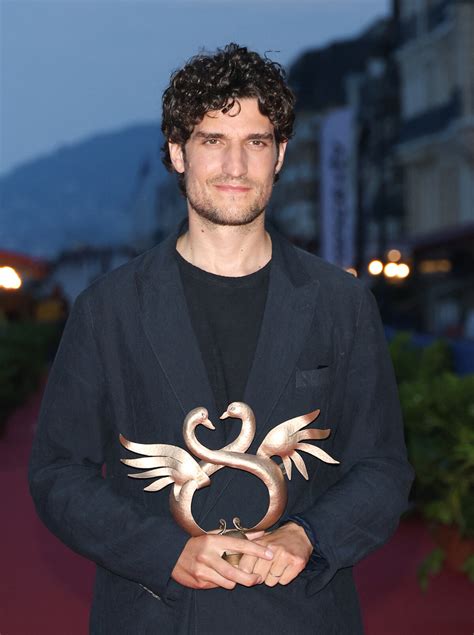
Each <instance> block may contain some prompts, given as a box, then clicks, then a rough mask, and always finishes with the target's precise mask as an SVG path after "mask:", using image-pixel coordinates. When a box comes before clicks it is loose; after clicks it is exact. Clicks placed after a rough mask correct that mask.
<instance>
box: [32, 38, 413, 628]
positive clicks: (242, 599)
mask: <svg viewBox="0 0 474 635" xmlns="http://www.w3.org/2000/svg"><path fill="white" fill-rule="evenodd" d="M292 125H293V96H292V94H291V92H290V91H289V89H288V87H287V86H286V84H285V82H284V77H283V73H282V71H281V69H280V67H279V66H278V65H276V64H274V63H272V62H271V61H269V60H267V59H262V58H261V57H260V56H259V55H257V54H256V53H253V52H250V51H248V50H247V49H246V48H243V47H239V46H237V45H235V44H231V45H228V46H226V47H225V48H224V49H222V50H219V51H217V53H216V54H214V55H199V56H197V57H196V58H193V59H192V60H191V61H190V62H189V63H188V64H187V65H186V66H185V67H184V68H183V69H181V70H179V71H178V72H177V73H175V75H174V76H173V77H172V80H171V84H170V86H169V88H168V89H167V90H166V92H165V95H164V99H163V123H162V126H163V131H164V135H165V138H166V140H167V143H166V144H165V147H164V161H165V164H166V165H167V166H168V167H169V168H170V169H172V170H173V171H175V172H176V173H177V174H178V179H179V183H180V187H181V189H182V191H183V192H184V193H185V195H186V198H187V204H188V222H187V224H185V225H184V226H182V227H181V228H180V229H179V231H178V232H177V233H176V234H175V235H173V236H171V237H170V238H169V239H167V240H166V241H164V243H162V244H161V245H159V246H158V247H156V248H154V249H152V250H151V251H149V252H148V253H146V254H143V255H142V256H140V257H139V258H137V259H136V260H134V261H133V262H131V263H129V264H127V265H125V266H123V267H121V268H120V269H118V270H116V271H114V272H112V273H110V274H108V275H106V276H104V277H103V278H102V279H100V280H99V281H98V282H96V283H95V284H94V285H92V287H90V288H89V289H87V290H86V291H85V292H83V293H82V294H81V295H80V296H79V297H78V299H77V301H76V303H75V306H74V309H73V311H72V315H71V317H70V319H69V321H68V325H67V327H66V331H65V334H64V337H63V341H62V343H61V346H60V348H59V351H58V354H57V358H56V360H55V364H54V368H53V370H52V372H51V376H50V379H49V382H48V387H47V390H46V394H45V397H44V402H43V406H42V411H41V416H40V423H39V427H38V434H37V438H36V441H35V445H34V448H33V453H32V459H31V471H30V483H31V490H32V494H33V497H34V499H35V502H36V505H37V509H38V513H39V514H40V516H41V517H42V519H43V520H44V522H45V523H46V524H47V525H48V526H49V527H50V529H51V530H52V531H53V532H54V533H56V535H58V536H59V537H60V538H61V539H62V540H63V541H64V542H65V543H66V544H68V545H70V546H71V547H72V548H73V549H75V550H76V551H78V552H79V553H81V554H83V555H84V556H86V557H88V558H90V559H92V560H94V561H95V562H96V563H97V579H96V586H95V592H94V602H93V607H92V612H91V632H92V633H101V634H102V633H107V634H108V633H114V634H116V633H140V634H142V633H175V632H176V633H183V634H187V633H202V634H206V635H208V634H213V633H216V634H217V633H221V632H227V633H236V634H237V633H239V634H241V633H298V634H302V635H304V634H306V633H308V634H309V633H317V634H318V635H322V634H329V633H341V634H345V633H347V634H350V635H354V634H356V633H361V632H362V626H361V620H360V614H359V608H358V601H357V595H356V592H355V588H354V583H353V580H352V572H351V568H352V566H353V565H354V564H355V563H356V562H357V561H359V560H360V559H361V558H362V557H364V556H365V555H366V554H367V553H369V552H370V551H372V550H373V549H375V548H376V547H377V546H379V545H381V544H383V543H384V542H385V541H386V540H387V539H388V538H389V536H390V535H391V534H392V532H393V531H394V529H395V527H396V525H397V522H398V518H399V515H400V513H401V512H402V511H403V510H404V508H405V505H406V498H407V494H408V490H409V487H410V484H411V480H412V471H411V468H410V467H409V465H408V464H407V461H406V455H405V448H404V442H403V433H402V425H401V421H400V412H399V404H398V398H397V392H396V387H395V383H394V378H393V372H392V368H391V364H390V360H389V357H388V354H387V350H386V346H385V341H384V335H383V330H382V327H381V324H380V320H379V317H378V313H377V309H376V306H375V302H374V300H373V298H372V297H371V295H370V293H369V292H368V291H366V289H365V288H364V286H363V285H362V284H361V283H360V282H359V281H357V280H356V279H355V278H353V277H352V276H350V275H348V274H346V273H345V272H343V271H341V270H339V269H337V268H335V267H333V266H331V265H329V264H327V263H324V262H323V261H321V260H319V259H318V258H316V257H314V256H312V255H309V254H307V253H305V252H302V251H300V250H298V249H296V248H294V247H293V246H291V245H290V244H289V243H287V242H286V241H285V240H283V239H282V238H281V237H280V236H278V234H276V233H275V232H274V231H273V230H271V229H270V228H267V227H266V225H265V219H264V216H265V209H266V207H267V204H268V201H269V199H270V195H271V191H272V186H273V182H274V180H275V179H276V178H277V176H278V173H279V171H280V169H281V167H282V165H283V159H284V155H285V149H286V144H287V142H288V139H289V138H290V137H291V134H292ZM232 401H243V402H245V403H247V404H249V405H250V406H251V408H252V409H253V411H254V413H255V417H256V423H257V431H256V435H255V439H254V441H253V443H252V446H251V447H250V449H249V453H252V454H255V452H256V450H257V448H258V447H259V444H260V443H261V441H262V439H263V438H264V437H265V435H266V434H267V433H268V432H269V431H270V430H271V429H272V428H274V427H275V426H276V425H278V424H280V423H282V422H283V421H286V420H288V419H291V418H293V417H296V416H299V415H303V414H305V413H308V412H311V411H313V410H315V409H317V408H318V409H320V411H321V414H320V416H319V417H318V418H317V419H316V420H315V421H314V422H313V423H311V426H310V427H311V428H321V429H326V428H330V429H331V430H332V433H331V436H330V437H329V438H328V439H327V440H325V441H321V442H319V443H320V445H321V448H322V449H324V450H325V451H326V452H329V454H330V455H331V456H333V457H334V458H335V459H337V460H338V461H339V462H340V463H339V464H338V465H330V464H326V463H323V462H321V461H319V460H318V459H317V458H315V457H313V456H311V455H305V458H304V463H305V466H306V469H307V471H308V477H309V479H308V480H305V479H304V478H303V477H302V476H301V475H300V474H299V473H298V472H296V474H293V475H292V478H291V480H290V481H288V504H287V508H286V512H285V515H284V517H283V518H282V519H281V521H280V522H279V523H278V525H277V526H275V527H274V528H273V531H271V532H270V531H267V532H266V533H262V532H259V533H254V534H251V535H250V538H251V540H249V541H244V540H239V539H237V538H234V537H229V536H226V535H223V536H221V535H216V533H209V534H206V535H201V536H194V537H190V536H189V535H188V534H186V532H184V530H183V529H181V528H180V527H179V526H178V525H177V524H176V523H175V521H174V520H173V518H172V517H171V514H170V510H169V499H168V490H167V489H163V490H161V491H157V492H155V493H151V492H144V491H143V489H142V487H143V485H140V483H141V482H140V481H136V480H135V479H131V478H128V476H127V474H128V473H129V472H130V471H131V468H129V467H128V468H127V467H126V466H125V465H123V463H121V461H120V459H121V458H125V459H129V458H131V456H132V455H131V454H130V453H129V452H126V451H125V450H124V448H123V447H122V446H121V445H120V443H119V434H123V436H124V437H125V438H127V439H129V440H131V441H133V442H138V443H142V444H143V443H145V444H150V443H162V444H169V445H177V446H181V447H183V437H182V422H183V419H184V416H185V415H186V413H187V412H189V411H190V410H191V409H192V408H195V407H197V406H205V407H206V408H207V409H208V411H209V419H210V420H211V421H213V422H214V424H215V430H210V429H207V428H203V433H201V432H199V438H200V440H201V442H202V444H203V445H205V446H206V447H208V448H210V449H211V450H215V449H218V448H222V447H223V446H225V445H226V444H228V443H230V442H232V440H234V439H235V437H236V435H237V433H238V430H239V421H238V420H235V419H230V418H229V419H226V420H225V421H224V422H220V421H219V416H220V415H221V414H222V412H223V411H225V410H226V409H227V406H228V404H229V403H230V402H232ZM104 466H105V470H104V471H103V468H104ZM302 469H303V470H304V468H302ZM194 499H195V500H194V501H193V515H194V517H195V519H196V521H197V522H199V524H200V525H201V526H202V527H204V528H205V529H206V531H210V532H211V530H213V529H216V528H217V527H218V526H219V520H220V519H221V518H224V519H227V521H228V522H229V521H230V520H231V519H232V518H233V517H234V516H237V515H238V516H240V517H241V518H242V520H243V522H244V525H245V526H247V527H251V526H254V525H255V524H256V523H257V522H258V520H259V519H260V518H261V517H262V516H263V514H264V512H265V510H266V507H267V504H268V499H267V492H266V490H265V488H264V487H262V484H261V482H260V481H258V480H257V479H255V478H254V477H252V476H251V475H249V474H248V473H246V472H243V471H241V470H237V469H221V470H220V471H218V472H216V473H215V474H214V475H213V476H212V477H211V485H210V486H209V487H207V488H203V489H201V490H199V492H197V494H196V495H195V497H194ZM226 551H229V552H230V551H239V552H242V553H243V556H242V559H241V561H240V564H239V566H238V567H233V566H231V565H230V564H229V563H228V562H226V561H225V560H224V559H223V558H222V555H223V553H224V552H226Z"/></svg>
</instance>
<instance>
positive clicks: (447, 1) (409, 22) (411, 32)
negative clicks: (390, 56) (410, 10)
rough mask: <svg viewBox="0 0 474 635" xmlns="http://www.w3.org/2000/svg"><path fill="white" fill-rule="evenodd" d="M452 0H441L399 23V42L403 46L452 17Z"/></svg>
mask: <svg viewBox="0 0 474 635" xmlns="http://www.w3.org/2000/svg"><path fill="white" fill-rule="evenodd" d="M451 4H452V0H439V1H438V2H436V3H434V4H433V5H432V6H431V7H429V9H427V10H426V11H424V12H423V13H422V14H420V13H418V14H413V15H411V16H410V17H408V18H405V19H404V20H401V21H400V22H399V25H398V43H399V46H400V47H402V46H404V45H405V44H408V43H409V42H412V41H413V40H416V39H417V38H418V37H420V36H422V35H427V34H430V33H431V32H432V31H434V30H435V29H437V28H438V27H439V26H441V25H442V24H444V23H446V22H447V21H448V20H449V17H450V11H449V8H450V5H451Z"/></svg>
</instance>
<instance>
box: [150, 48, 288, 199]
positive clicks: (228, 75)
mask: <svg viewBox="0 0 474 635" xmlns="http://www.w3.org/2000/svg"><path fill="white" fill-rule="evenodd" d="M249 97H250V98H252V97H255V98H257V99H258V106H259V110H260V112H261V113H262V115H265V116H266V117H268V118H269V119H270V121H271V122H272V124H273V126H274V129H275V140H276V142H277V143H281V142H283V141H287V140H288V139H290V138H291V136H292V135H293V122H294V118H295V115H294V104H295V97H294V95H293V93H292V92H291V90H290V89H289V87H288V86H287V84H286V75H285V71H284V70H283V68H282V66H281V65H280V64H278V63H277V62H273V61H272V60H270V59H268V58H267V57H261V56H260V55H259V54H258V53H255V52H254V51H249V50H248V49H247V48H246V47H244V46H239V45H238V44H234V43H231V44H227V46H225V47H224V48H222V49H217V51H216V52H215V53H214V54H204V53H200V54H199V55H196V56H195V57H192V58H191V59H190V60H189V61H188V62H187V63H186V65H185V66H184V67H183V68H181V69H179V70H177V71H175V72H174V73H173V74H172V76H171V80H170V85H169V86H168V88H167V89H166V90H165V92H164V93H163V114H162V121H161V130H162V131H163V135H164V138H165V143H164V144H163V147H162V161H163V163H164V164H165V166H166V168H167V169H168V170H169V171H170V172H173V171H174V169H173V165H172V163H171V158H170V153H169V149H168V142H172V143H179V144H180V145H181V146H182V147H183V148H184V145H185V144H186V141H187V140H188V139H189V137H190V136H191V134H192V131H193V129H194V126H196V125H197V124H198V123H200V122H201V121H202V119H203V117H204V115H205V114H206V113H207V112H209V111H211V110H222V112H224V113H226V112H228V111H230V110H231V109H232V107H233V106H234V104H235V102H236V101H238V99H239V98H241V99H244V98H249ZM277 177H278V175H276V176H275V181H276V180H277ZM178 182H179V186H180V189H181V191H182V192H183V193H185V189H184V175H182V174H178Z"/></svg>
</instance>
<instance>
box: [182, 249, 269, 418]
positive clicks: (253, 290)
mask: <svg viewBox="0 0 474 635" xmlns="http://www.w3.org/2000/svg"><path fill="white" fill-rule="evenodd" d="M176 257H177V259H178V264H179V269H180V274H181V280H182V282H183V287H184V294H185V297H186V302H187V305H188V309H189V313H190V316H191V322H192V325H193V328H194V332H195V334H196V337H197V339H198V342H199V348H200V350H201V355H202V358H203V360H204V365H205V367H206V370H207V374H208V377H209V381H210V384H211V388H212V390H213V393H214V398H215V401H216V406H217V411H218V413H219V414H221V413H222V412H224V411H225V410H226V408H227V406H228V405H229V403H231V402H232V401H242V400H243V398H244V392H245V386H246V384H247V379H248V376H249V373H250V369H251V367H252V363H253V358H254V355H255V349H256V346H257V340H258V335H259V333H260V326H261V324H262V318H263V311H264V308H265V301H266V298H267V291H268V281H269V274H270V266H271V260H270V261H269V262H268V264H266V265H265V266H264V267H262V269H259V270H258V271H256V272H255V273H251V274H249V275H247V276H242V277H239V278H233V277H227V276H219V275H216V274H213V273H209V272H207V271H204V270H203V269H199V268H198V267H195V266H194V265H192V264H191V263H189V262H188V261H187V260H185V259H184V258H183V257H182V256H181V255H180V254H179V253H178V252H177V251H176Z"/></svg>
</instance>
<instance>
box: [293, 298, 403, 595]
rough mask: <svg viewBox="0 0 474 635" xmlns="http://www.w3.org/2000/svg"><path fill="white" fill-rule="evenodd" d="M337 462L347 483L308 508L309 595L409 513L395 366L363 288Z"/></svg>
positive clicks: (337, 439)
mask: <svg viewBox="0 0 474 635" xmlns="http://www.w3.org/2000/svg"><path fill="white" fill-rule="evenodd" d="M335 434H336V436H335V439H334V449H333V456H335V457H336V458H338V459H339V460H340V462H341V471H342V477H341V478H340V479H339V480H338V481H337V482H336V483H335V484H334V485H332V486H331V487H330V488H329V489H327V490H326V491H325V492H324V493H323V494H322V495H321V496H320V497H319V498H318V499H317V500H316V501H315V502H314V505H312V506H311V507H310V508H309V509H306V510H303V511H302V512H301V513H300V512H299V513H298V516H299V517H301V518H302V519H303V520H304V521H305V522H306V523H307V524H308V525H309V527H310V528H311V531H312V534H313V535H314V537H315V545H314V546H315V551H314V553H313V558H312V559H311V561H310V565H309V567H308V570H307V572H306V573H307V574H308V576H309V580H308V584H307V592H308V594H313V593H316V592H317V591H319V590H320V589H321V588H322V587H324V586H325V585H326V584H327V583H328V582H329V581H330V580H331V578H332V577H333V576H334V574H335V573H336V572H337V571H338V570H339V569H341V568H343V567H349V566H352V565H354V564H355V563H357V562H358V561H359V560H361V558H363V557H364V556H366V555H367V554H368V553H370V552H371V551H373V550H374V549H375V548H377V547H379V546H380V545H382V544H383V543H385V542H386V541H387V540H388V539H389V538H390V536H391V535H392V534H393V532H394V531H395V529H396V527H397V525H398V521H399V518H400V515H401V514H402V513H403V512H404V511H405V510H406V507H407V500H408V494H409V491H410V487H411V484H412V481H413V470H412V468H411V466H410V465H409V463H408V461H407V456H406V447H405V442H404V436H403V424H402V417H401V410H400V403H399V398H398V391H397V386H396V381H395V376H394V372H393V367H392V363H391V359H390V355H389V352H388V347H387V344H386V338H385V334H384V330H383V326H382V323H381V320H380V316H379V312H378V308H377V305H376V302H375V299H374V297H373V295H372V293H371V292H370V291H368V290H364V292H363V298H362V300H361V302H360V307H359V313H358V318H357V326H356V330H355V335H354V340H353V345H352V349H351V353H350V359H349V368H348V374H347V378H346V386H345V395H344V403H343V410H342V417H341V420H340V422H339V424H338V427H337V430H336V432H335Z"/></svg>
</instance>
